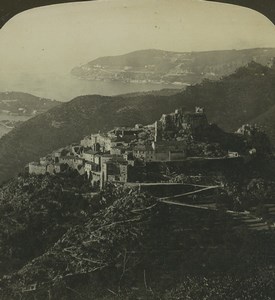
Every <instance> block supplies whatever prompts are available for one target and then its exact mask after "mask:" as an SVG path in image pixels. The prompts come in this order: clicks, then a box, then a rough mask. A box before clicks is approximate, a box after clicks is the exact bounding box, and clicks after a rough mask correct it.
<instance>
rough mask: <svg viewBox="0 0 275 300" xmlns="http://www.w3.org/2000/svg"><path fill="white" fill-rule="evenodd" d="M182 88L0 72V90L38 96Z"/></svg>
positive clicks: (60, 97)
mask: <svg viewBox="0 0 275 300" xmlns="http://www.w3.org/2000/svg"><path fill="white" fill-rule="evenodd" d="M163 88H169V89H170V88H182V86H177V85H173V84H151V83H122V82H119V81H89V80H82V79H78V78H76V77H74V76H72V75H71V74H64V75H63V74H62V75H59V74H54V73H53V74H51V73H50V74H49V73H45V74H44V73H42V74H41V73H39V74H30V73H8V74H7V73H1V72H0V92H8V91H16V92H25V93H30V94H33V95H35V96H38V97H42V98H48V99H54V100H58V101H62V102H66V101H69V100H71V99H73V98H75V97H77V96H81V95H93V94H99V95H105V96H113V95H119V94H128V93H132V92H144V91H153V90H161V89H163Z"/></svg>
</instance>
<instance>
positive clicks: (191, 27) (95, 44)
mask: <svg viewBox="0 0 275 300" xmlns="http://www.w3.org/2000/svg"><path fill="white" fill-rule="evenodd" d="M256 47H275V26H274V25H273V24H272V23H271V21H269V20H268V19H267V18H266V17H265V16H263V15H261V14H260V13H258V12H256V11H253V10H250V9H247V8H243V7H239V6H234V5H229V4H221V3H216V2H212V3H211V2H205V1H199V0H136V1H133V0H109V1H107V0H100V1H92V2H80V3H79V2H78V3H70V4H58V5H51V6H46V7H42V8H36V9H31V10H28V11H26V12H23V13H20V14H18V15H16V16H15V17H13V18H12V19H11V20H10V21H9V22H7V23H6V25H5V26H4V27H3V28H2V29H1V30H0V61H1V73H2V74H3V73H5V72H28V73H47V72H52V73H59V74H61V73H68V72H70V70H71V69H72V68H73V67H75V66H78V65H81V64H85V63H87V62H89V61H91V60H93V59H95V58H97V57H100V56H110V55H118V54H124V53H128V52H131V51H135V50H139V49H162V50H170V51H205V50H222V49H245V48H256Z"/></svg>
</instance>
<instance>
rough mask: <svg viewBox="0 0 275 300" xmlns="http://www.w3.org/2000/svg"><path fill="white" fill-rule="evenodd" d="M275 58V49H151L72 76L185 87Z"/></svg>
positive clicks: (104, 61)
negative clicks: (248, 64)
mask: <svg viewBox="0 0 275 300" xmlns="http://www.w3.org/2000/svg"><path fill="white" fill-rule="evenodd" d="M273 57H275V49H273V48H262V49H244V50H223V51H205V52H170V51H162V50H155V49H148V50H139V51H135V52H131V53H127V54H124V55H118V56H108V57H100V58H97V59H95V60H93V61H91V62H89V63H87V64H85V65H82V66H79V67H75V68H74V69H73V70H72V72H71V73H72V74H73V75H74V76H76V77H79V78H82V79H86V80H115V81H122V82H133V83H134V82H138V83H148V82H152V83H160V84H163V83H167V84H177V85H181V84H182V85H185V84H194V83H198V82H200V81H201V80H202V79H204V78H209V79H218V78H220V77H222V76H225V75H228V74H231V73H232V72H234V71H235V70H236V69H237V68H239V67H241V66H244V65H246V64H247V63H249V62H250V61H252V60H253V61H255V62H257V63H260V64H263V65H269V64H270V63H271V61H272V60H273Z"/></svg>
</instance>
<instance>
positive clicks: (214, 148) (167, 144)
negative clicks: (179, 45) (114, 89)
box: [28, 107, 256, 190]
mask: <svg viewBox="0 0 275 300" xmlns="http://www.w3.org/2000/svg"><path fill="white" fill-rule="evenodd" d="M211 128H212V125H211V124H209V122H208V120H207V117H206V114H205V111H204V108H201V107H196V108H195V111H194V112H184V111H183V109H177V110H175V112H174V113H171V114H163V115H162V117H161V118H160V120H158V121H156V122H155V123H154V124H151V125H147V126H143V125H142V124H136V125H135V126H134V127H133V128H129V127H118V128H114V129H113V130H111V131H109V132H107V133H100V132H99V133H97V134H91V135H90V136H87V137H85V138H83V139H82V140H81V141H80V143H79V144H73V145H70V146H67V147H65V148H61V149H58V150H56V151H54V152H53V153H51V154H49V155H47V156H46V157H42V158H40V161H39V162H31V163H29V165H28V172H29V174H35V175H41V174H46V173H48V174H52V175H55V174H59V173H62V172H64V171H66V170H67V169H72V170H75V171H77V172H78V173H79V175H81V176H86V177H87V180H89V181H90V182H91V184H92V186H93V187H94V189H95V190H98V189H102V188H104V186H105V185H106V183H107V182H120V183H127V182H131V181H135V179H136V178H134V176H132V175H133V174H135V168H138V167H140V166H141V165H143V166H144V165H146V164H152V163H154V164H156V165H157V164H159V163H163V162H167V163H179V162H181V161H185V160H187V159H198V158H200V159H212V160H214V159H216V160H217V159H220V160H221V159H222V160H228V159H232V158H240V154H239V153H238V152H236V151H230V149H224V148H222V147H221V146H220V145H219V144H218V143H209V142H208V143H206V142H202V141H200V143H199V144H198V143H197V139H200V140H203V139H204V138H205V136H206V134H208V133H209V130H210V129H211ZM210 131H211V130H210ZM244 134H245V129H243V130H240V131H239V132H238V133H236V135H244ZM198 149H200V152H199V153H198ZM255 152H256V150H255V149H250V150H249V155H253V154H255Z"/></svg>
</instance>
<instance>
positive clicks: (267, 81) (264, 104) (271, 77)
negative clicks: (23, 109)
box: [0, 63, 275, 182]
mask: <svg viewBox="0 0 275 300" xmlns="http://www.w3.org/2000/svg"><path fill="white" fill-rule="evenodd" d="M274 83H275V72H274V70H272V69H269V68H267V67H263V66H261V65H259V64H256V63H251V64H249V65H248V66H247V67H243V68H240V69H239V70H238V71H237V72H235V73H234V74H232V75H230V76H227V77H224V78H223V79H222V80H220V81H204V82H203V83H201V84H199V85H195V86H190V87H188V88H187V89H186V90H185V91H183V92H180V93H178V94H172V95H168V96H155V95H154V93H152V94H146V95H144V94H143V95H141V96H140V95H138V94H136V95H134V96H132V97H129V96H123V95H122V96H115V97H103V96H99V95H92V96H82V97H78V98H75V99H73V100H72V101H70V102H68V103H64V104H62V105H59V106H57V107H55V108H53V109H51V110H49V111H48V112H46V113H44V114H41V115H38V116H36V117H34V118H32V119H30V120H29V121H27V122H25V123H23V124H22V125H21V126H19V127H18V128H16V129H15V130H13V131H12V132H10V133H9V134H7V135H5V136H4V137H2V139H1V140H0V182H3V181H4V180H6V179H8V178H10V177H12V176H14V175H15V174H16V173H17V172H18V171H20V170H21V169H22V168H23V167H24V165H25V164H26V163H28V162H29V161H33V160H37V159H38V158H39V157H41V156H44V155H45V154H47V153H49V152H51V151H52V150H54V149H57V148H59V147H61V146H65V145H68V144H70V143H72V142H79V140H80V139H81V138H82V137H83V136H85V135H88V134H90V133H92V132H98V131H99V130H101V131H106V130H110V129H112V128H113V127H115V126H123V125H126V126H133V125H134V124H136V123H143V124H150V123H152V122H154V121H155V120H157V119H159V118H160V116H161V115H162V114H163V113H169V112H172V111H173V110H175V109H176V108H179V107H183V108H184V109H185V110H187V111H193V109H194V106H197V105H199V106H204V107H205V108H206V111H207V116H208V118H209V121H210V122H214V123H217V124H219V126H220V127H222V128H223V129H225V130H227V131H231V130H236V129H237V128H238V127H239V126H240V125H242V124H243V123H248V122H250V121H251V120H254V119H255V118H257V117H258V116H259V115H261V114H263V113H265V112H267V111H268V110H269V109H271V108H272V107H273V106H274V105H275V84H274ZM273 142H274V140H273ZM15 149H16V151H15Z"/></svg>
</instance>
